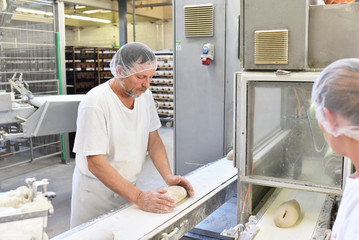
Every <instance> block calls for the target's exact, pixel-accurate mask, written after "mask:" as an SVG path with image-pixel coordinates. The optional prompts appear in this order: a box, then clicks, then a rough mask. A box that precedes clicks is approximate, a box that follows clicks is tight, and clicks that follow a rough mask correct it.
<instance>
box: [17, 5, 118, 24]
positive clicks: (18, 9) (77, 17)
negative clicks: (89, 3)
mask: <svg viewBox="0 0 359 240" xmlns="http://www.w3.org/2000/svg"><path fill="white" fill-rule="evenodd" d="M16 11H18V12H22V13H31V14H37V15H44V16H53V15H54V14H53V13H52V12H45V11H40V10H35V9H29V8H21V7H18V8H16ZM65 18H70V19H77V20H84V21H91V22H100V23H111V20H107V19H102V18H92V17H85V16H78V15H68V14H65Z"/></svg>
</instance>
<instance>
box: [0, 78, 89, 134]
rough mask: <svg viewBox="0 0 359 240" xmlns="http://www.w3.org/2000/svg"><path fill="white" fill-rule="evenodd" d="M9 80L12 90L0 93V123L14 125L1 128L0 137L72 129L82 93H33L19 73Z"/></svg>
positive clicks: (72, 130)
mask: <svg viewBox="0 0 359 240" xmlns="http://www.w3.org/2000/svg"><path fill="white" fill-rule="evenodd" d="M9 82H10V85H11V90H12V91H11V92H5V91H2V92H0V99H1V102H0V124H1V125H6V124H9V125H12V126H17V127H16V131H13V128H3V130H2V131H1V132H0V140H9V139H13V138H19V137H35V136H45V135H50V134H58V133H65V132H74V131H76V118H77V108H78V105H79V103H80V101H81V99H82V97H83V96H84V95H81V94H80V95H42V96H33V94H32V93H31V91H29V90H28V84H27V83H26V81H25V80H23V79H22V73H19V74H17V73H15V74H14V75H13V77H12V78H11V79H10V80H9ZM15 94H16V95H15ZM15 96H18V97H15Z"/></svg>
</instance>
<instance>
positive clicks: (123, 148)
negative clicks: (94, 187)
mask: <svg viewBox="0 0 359 240" xmlns="http://www.w3.org/2000/svg"><path fill="white" fill-rule="evenodd" d="M160 126H161V122H160V120H159V117H158V114H157V111H156V107H155V104H154V101H153V97H152V93H151V91H149V90H147V91H146V92H144V93H143V94H142V95H141V96H139V97H138V98H135V104H134V108H133V109H128V108H127V107H126V106H125V105H123V103H122V102H121V100H120V99H119V98H118V96H117V95H116V94H115V93H114V92H113V91H112V89H111V87H110V85H109V83H108V82H106V83H103V84H101V85H99V86H97V87H95V88H93V89H91V90H90V91H89V92H88V93H87V94H86V96H85V97H84V99H83V100H82V101H81V103H80V105H79V109H78V117H77V131H76V138H75V143H74V149H73V151H74V152H75V153H76V166H77V167H78V168H79V170H80V171H81V173H83V174H85V175H87V176H89V177H93V178H95V176H94V175H93V174H92V173H91V172H90V171H89V170H88V165H87V159H86V156H89V155H98V154H104V155H106V159H107V161H108V162H109V163H110V164H111V166H113V167H114V168H115V169H116V170H117V171H118V172H119V173H120V174H121V176H122V177H124V178H125V179H127V180H128V181H130V182H135V181H136V178H137V176H138V174H139V173H140V171H141V168H142V164H143V162H144V160H145V157H146V152H147V145H148V136H149V133H150V132H152V131H155V130H157V129H158V128H160Z"/></svg>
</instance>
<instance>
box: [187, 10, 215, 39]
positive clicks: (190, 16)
mask: <svg viewBox="0 0 359 240" xmlns="http://www.w3.org/2000/svg"><path fill="white" fill-rule="evenodd" d="M213 12H214V6H213V4H206V5H193V6H184V31H185V37H205V36H213Z"/></svg>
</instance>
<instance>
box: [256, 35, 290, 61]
mask: <svg viewBox="0 0 359 240" xmlns="http://www.w3.org/2000/svg"><path fill="white" fill-rule="evenodd" d="M254 63H255V64H288V30H287V29H284V30H268V31H267V30H266V31H255V58H254Z"/></svg>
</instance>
